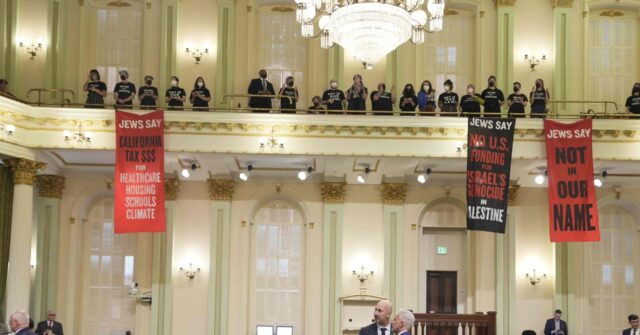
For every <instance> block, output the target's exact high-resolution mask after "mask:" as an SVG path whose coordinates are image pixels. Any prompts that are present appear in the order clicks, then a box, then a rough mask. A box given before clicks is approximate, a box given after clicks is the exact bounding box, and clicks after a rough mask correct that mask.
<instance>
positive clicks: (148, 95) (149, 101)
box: [138, 86, 158, 106]
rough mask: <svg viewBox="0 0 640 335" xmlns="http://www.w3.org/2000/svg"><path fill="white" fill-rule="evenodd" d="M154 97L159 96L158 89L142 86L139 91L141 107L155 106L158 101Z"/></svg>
mask: <svg viewBox="0 0 640 335" xmlns="http://www.w3.org/2000/svg"><path fill="white" fill-rule="evenodd" d="M154 96H156V97H157V96H158V88H157V87H153V86H142V87H140V88H139V89H138V98H142V100H140V105H142V106H154V105H155V104H156V100H155V99H153V97H154Z"/></svg>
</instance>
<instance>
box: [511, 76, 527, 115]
mask: <svg viewBox="0 0 640 335" xmlns="http://www.w3.org/2000/svg"><path fill="white" fill-rule="evenodd" d="M520 88H521V85H520V83H519V82H517V81H516V82H515V83H513V93H511V94H509V97H508V98H507V105H508V106H509V117H524V116H525V115H524V108H525V107H526V106H527V104H528V103H529V99H527V95H526V94H522V92H521V91H520Z"/></svg>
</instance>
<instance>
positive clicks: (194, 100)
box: [190, 87, 211, 107]
mask: <svg viewBox="0 0 640 335" xmlns="http://www.w3.org/2000/svg"><path fill="white" fill-rule="evenodd" d="M195 93H200V95H202V96H204V97H206V98H211V93H210V92H209V89H208V88H206V87H203V88H198V89H194V90H192V91H191V95H190V97H191V99H190V100H191V105H192V106H193V107H209V101H206V100H202V99H200V97H199V96H197V95H194V94H195Z"/></svg>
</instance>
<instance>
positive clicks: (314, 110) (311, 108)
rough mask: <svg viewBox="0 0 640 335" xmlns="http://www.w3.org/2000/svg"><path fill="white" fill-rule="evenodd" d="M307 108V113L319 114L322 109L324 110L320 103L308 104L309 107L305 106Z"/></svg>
mask: <svg viewBox="0 0 640 335" xmlns="http://www.w3.org/2000/svg"><path fill="white" fill-rule="evenodd" d="M307 109H308V110H309V114H321V113H322V111H324V108H322V105H319V106H316V105H313V106H309V108H307Z"/></svg>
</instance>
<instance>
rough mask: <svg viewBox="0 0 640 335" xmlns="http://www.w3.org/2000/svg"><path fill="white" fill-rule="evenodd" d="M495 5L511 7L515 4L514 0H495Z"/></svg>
mask: <svg viewBox="0 0 640 335" xmlns="http://www.w3.org/2000/svg"><path fill="white" fill-rule="evenodd" d="M495 2H496V7H513V6H515V4H516V0H495Z"/></svg>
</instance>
